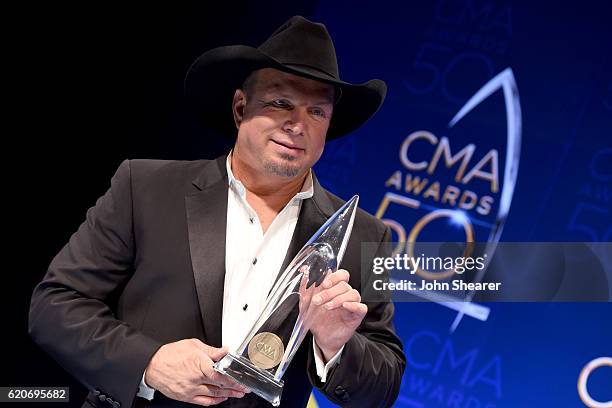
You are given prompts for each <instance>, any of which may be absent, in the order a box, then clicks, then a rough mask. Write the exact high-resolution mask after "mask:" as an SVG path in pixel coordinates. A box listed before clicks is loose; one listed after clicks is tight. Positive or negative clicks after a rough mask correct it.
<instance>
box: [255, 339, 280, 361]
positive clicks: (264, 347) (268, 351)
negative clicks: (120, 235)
mask: <svg viewBox="0 0 612 408" xmlns="http://www.w3.org/2000/svg"><path fill="white" fill-rule="evenodd" d="M255 346H256V347H257V350H258V351H259V352H260V353H262V354H263V355H264V356H266V357H268V358H269V359H270V360H275V359H276V348H274V347H272V346H271V345H269V344H266V343H264V342H263V341H260V342H259V343H257V344H256V345H255Z"/></svg>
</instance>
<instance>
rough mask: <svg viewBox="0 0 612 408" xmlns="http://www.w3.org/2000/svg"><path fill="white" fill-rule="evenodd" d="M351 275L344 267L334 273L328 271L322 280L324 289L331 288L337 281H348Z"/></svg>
mask: <svg viewBox="0 0 612 408" xmlns="http://www.w3.org/2000/svg"><path fill="white" fill-rule="evenodd" d="M350 277H351V275H350V274H349V273H348V271H347V270H346V269H338V270H337V271H336V272H334V273H330V274H329V276H327V278H325V280H324V281H323V284H322V285H323V287H324V288H325V289H328V288H331V287H332V286H334V285H336V284H337V283H338V282H342V281H344V282H348V281H349V278H350Z"/></svg>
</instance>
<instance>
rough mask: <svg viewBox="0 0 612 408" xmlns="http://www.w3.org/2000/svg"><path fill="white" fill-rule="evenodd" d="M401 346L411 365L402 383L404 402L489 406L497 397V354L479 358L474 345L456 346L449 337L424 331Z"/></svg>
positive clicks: (475, 407) (499, 394)
mask: <svg viewBox="0 0 612 408" xmlns="http://www.w3.org/2000/svg"><path fill="white" fill-rule="evenodd" d="M404 346H405V353H406V359H407V362H408V365H409V366H410V367H412V369H411V370H410V369H408V370H406V375H405V377H404V379H403V382H402V390H401V393H402V397H403V398H402V399H404V400H405V402H408V403H409V402H410V401H413V402H414V400H416V399H418V401H420V402H421V403H432V404H435V405H436V406H438V405H440V406H447V407H461V408H493V407H495V402H496V401H495V400H501V397H502V389H501V387H502V359H501V356H499V355H494V356H492V357H483V355H482V354H481V353H480V350H479V349H478V348H472V349H469V350H465V349H460V347H458V346H457V344H456V342H454V341H453V340H452V338H450V337H447V338H443V337H441V336H439V335H438V334H436V333H434V332H431V331H427V330H424V331H419V332H417V333H415V334H414V335H413V336H412V337H410V339H409V340H408V341H407V342H406V343H405V344H404ZM449 376H451V378H450V380H452V379H454V382H455V384H454V385H452V384H450V382H451V381H449ZM491 397H493V398H491ZM491 399H494V400H493V401H491Z"/></svg>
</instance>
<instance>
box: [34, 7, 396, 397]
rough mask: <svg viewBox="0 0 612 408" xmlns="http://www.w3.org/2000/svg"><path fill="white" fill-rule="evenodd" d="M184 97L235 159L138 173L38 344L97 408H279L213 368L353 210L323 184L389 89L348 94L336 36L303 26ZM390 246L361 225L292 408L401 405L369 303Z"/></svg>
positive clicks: (67, 272) (94, 215) (75, 259)
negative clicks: (370, 272) (375, 246)
mask: <svg viewBox="0 0 612 408" xmlns="http://www.w3.org/2000/svg"><path fill="white" fill-rule="evenodd" d="M186 91H187V94H188V95H189V96H190V97H191V98H192V99H193V100H194V102H195V103H197V104H198V107H199V110H200V111H201V112H202V113H203V114H204V115H205V117H206V118H207V120H208V122H209V123H211V124H212V125H214V126H216V127H218V128H219V129H221V130H222V131H226V132H227V133H228V134H232V135H236V133H237V136H236V143H235V146H234V148H233V150H232V151H231V152H230V154H229V155H228V156H224V157H221V158H219V159H217V160H214V161H206V160H199V161H193V162H184V161H158V160H126V161H124V162H123V163H122V164H121V165H120V166H119V169H118V170H117V172H116V174H115V176H114V177H113V179H112V181H111V188H110V189H109V191H108V192H107V193H106V194H105V195H104V196H103V197H101V198H100V199H99V200H98V202H97V203H96V205H95V206H94V207H92V208H91V209H90V210H89V211H88V213H87V219H86V221H85V222H84V223H83V224H82V225H81V226H80V228H79V230H78V231H77V232H76V233H75V234H74V235H73V236H72V237H71V239H70V241H69V243H68V244H67V245H66V246H65V247H64V248H63V249H62V250H61V251H60V253H59V254H58V255H57V256H56V257H55V258H54V259H53V261H52V262H51V265H50V266H49V270H48V272H47V275H46V276H45V278H44V279H43V281H42V282H41V283H40V284H39V285H38V286H37V287H36V289H35V290H34V294H33V296H32V305H31V310H30V333H31V336H32V337H33V339H34V340H35V341H36V342H37V343H38V344H39V345H40V346H41V347H43V348H44V349H46V350H47V351H48V352H49V353H50V354H51V355H52V356H53V357H54V358H55V359H57V360H58V361H59V362H60V364H62V365H63V366H64V367H65V368H66V370H68V371H69V372H71V373H72V374H73V375H74V376H75V377H76V378H78V379H79V380H80V381H81V382H82V383H83V384H85V385H86V386H87V387H88V388H89V389H90V391H91V392H90V394H89V396H88V398H87V401H86V402H85V405H84V406H87V407H90V406H95V407H106V408H109V407H113V408H118V407H120V406H123V407H129V406H133V405H135V406H151V407H180V406H188V405H189V404H197V405H204V406H209V405H216V404H220V405H221V406H231V407H264V406H270V404H268V403H267V402H266V401H264V400H263V399H261V398H259V397H257V396H255V395H253V394H252V393H249V390H248V389H246V388H244V387H242V386H241V385H240V384H238V383H236V382H234V381H233V380H232V379H230V378H229V377H226V376H223V375H221V374H219V373H217V372H215V371H214V370H213V369H212V364H213V363H214V362H215V361H218V360H219V359H221V358H222V357H223V356H224V355H225V354H226V353H227V352H228V347H229V348H231V349H234V348H235V347H236V346H237V345H238V344H237V342H240V340H242V338H243V337H244V335H245V334H246V330H248V328H249V327H250V325H251V324H252V323H253V322H254V320H255V319H256V318H257V316H258V315H259V313H260V311H261V308H262V307H263V305H264V303H265V299H266V296H267V294H268V292H269V290H270V288H271V287H272V285H273V282H274V279H275V277H276V276H277V274H278V272H279V271H282V270H283V269H284V268H285V267H286V265H287V264H288V262H289V261H290V260H291V259H292V258H293V256H294V255H295V254H296V253H297V251H298V250H299V249H300V248H301V247H302V246H303V245H304V243H305V242H306V241H307V240H308V238H309V237H310V236H311V235H312V234H313V233H314V232H316V230H317V229H318V228H319V227H320V226H321V225H322V224H323V223H324V222H325V220H326V219H327V218H328V217H329V216H331V215H332V214H333V213H334V212H335V210H336V209H338V208H339V207H340V206H341V205H342V204H343V201H342V200H340V199H339V198H337V197H335V196H333V195H332V194H331V193H329V192H327V191H326V190H324V189H323V188H322V187H321V186H320V185H319V183H318V182H317V180H316V177H315V176H314V174H313V173H312V171H311V168H312V166H313V165H314V164H315V163H316V161H317V160H318V159H319V158H320V156H321V154H322V152H323V148H324V145H325V141H326V140H330V139H332V138H335V137H340V136H342V135H344V134H346V133H348V132H350V131H351V130H354V129H356V128H358V127H359V126H360V125H362V124H363V123H364V122H365V121H366V120H367V119H368V118H369V117H370V116H372V115H373V114H374V113H375V112H376V111H377V110H378V108H379V107H380V105H381V103H382V101H383V99H384V94H385V91H386V88H385V85H384V83H383V82H382V81H379V80H371V81H369V82H366V83H364V84H358V85H353V84H349V83H346V82H343V81H341V80H340V79H339V76H338V67H337V63H336V57H335V51H334V49H333V44H332V42H331V38H330V37H329V34H328V33H327V30H326V29H325V27H324V26H323V25H322V24H315V23H312V22H310V21H308V20H306V19H304V18H302V17H294V18H292V19H290V20H289V21H288V22H287V23H285V24H284V25H283V26H281V27H280V28H279V29H278V30H277V31H276V32H275V33H274V34H273V35H272V36H271V37H270V38H269V39H268V40H267V41H266V42H265V43H264V44H262V45H261V46H260V47H259V48H257V49H256V48H251V47H246V46H232V47H221V48H217V49H214V50H211V51H209V52H207V53H205V54H203V55H202V56H200V58H198V60H196V62H195V63H194V64H193V65H192V67H191V68H190V71H189V73H188V75H187V78H186ZM232 93H233V98H232ZM230 115H231V116H230ZM388 240H389V232H388V230H387V229H386V228H385V227H384V225H383V224H382V223H381V222H380V221H378V220H376V219H374V218H373V217H372V216H370V215H368V214H367V213H365V212H363V211H361V210H359V211H358V213H357V214H356V217H355V222H354V228H353V232H352V235H351V239H350V241H349V244H348V247H347V250H346V253H345V256H344V260H343V263H342V264H341V265H340V267H341V268H342V269H340V270H338V271H337V272H335V273H333V274H331V275H329V276H328V277H327V278H326V279H325V281H324V282H323V284H322V288H321V291H320V292H319V294H318V296H315V298H313V302H314V303H315V305H317V307H318V310H317V313H318V315H319V316H320V318H319V319H317V321H316V323H315V324H314V325H313V326H312V327H311V330H310V332H311V333H310V334H309V335H308V336H307V337H306V340H305V341H304V343H303V344H302V346H301V347H300V349H299V350H298V352H297V353H296V355H295V357H294V359H293V361H292V363H291V365H290V367H289V369H288V371H287V372H286V373H285V376H284V377H283V380H284V382H285V386H284V390H283V397H282V400H281V406H288V407H291V406H296V407H297V406H299V407H303V406H305V405H306V403H307V400H308V395H309V393H310V390H311V387H312V386H315V387H317V388H318V389H320V390H321V392H323V393H324V394H325V395H326V396H327V397H328V398H329V399H330V400H332V401H333V402H335V403H337V404H341V405H345V406H359V407H363V406H368V407H370V406H372V407H374V406H390V405H391V404H392V403H393V401H394V400H395V398H396V396H397V393H398V390H399V386H400V381H401V377H402V374H403V370H404V367H405V358H404V355H403V353H402V346H401V343H400V341H399V339H398V338H397V336H396V335H395V333H394V330H393V324H392V318H393V305H392V304H391V303H370V304H368V305H366V304H364V303H362V302H361V297H360V294H359V289H360V282H361V279H360V244H361V242H379V243H382V242H384V241H388ZM381 247H382V246H381ZM222 345H223V346H227V347H221V346H222Z"/></svg>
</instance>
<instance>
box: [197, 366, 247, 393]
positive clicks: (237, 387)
mask: <svg viewBox="0 0 612 408" xmlns="http://www.w3.org/2000/svg"><path fill="white" fill-rule="evenodd" d="M205 382H206V384H213V385H215V386H217V387H219V388H223V389H230V390H234V391H240V392H242V393H248V392H251V391H250V390H249V389H248V388H247V387H245V386H244V385H242V384H240V383H238V382H236V381H234V380H233V379H232V377H229V376H227V375H224V374H221V373H219V372H217V371H214V370H213V372H212V373H211V375H209V376H207V378H206V379H205Z"/></svg>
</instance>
